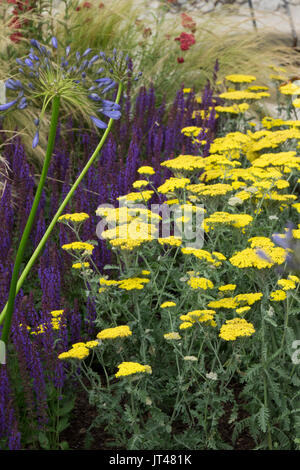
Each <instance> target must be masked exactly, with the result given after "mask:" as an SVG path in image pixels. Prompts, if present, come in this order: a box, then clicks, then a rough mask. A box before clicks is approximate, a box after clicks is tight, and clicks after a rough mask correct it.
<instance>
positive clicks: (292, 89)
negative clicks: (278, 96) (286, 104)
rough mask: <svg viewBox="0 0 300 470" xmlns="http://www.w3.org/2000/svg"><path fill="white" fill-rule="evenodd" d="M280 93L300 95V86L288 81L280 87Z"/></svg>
mask: <svg viewBox="0 0 300 470" xmlns="http://www.w3.org/2000/svg"><path fill="white" fill-rule="evenodd" d="M279 91H280V93H282V94H283V95H300V87H299V86H297V85H296V84H295V83H287V84H286V85H281V86H280V87H279Z"/></svg>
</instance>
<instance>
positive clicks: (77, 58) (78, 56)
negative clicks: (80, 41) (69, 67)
mask: <svg viewBox="0 0 300 470" xmlns="http://www.w3.org/2000/svg"><path fill="white" fill-rule="evenodd" d="M76 60H77V62H78V61H79V60H80V54H79V52H78V51H77V52H76Z"/></svg>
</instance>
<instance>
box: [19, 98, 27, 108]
mask: <svg viewBox="0 0 300 470" xmlns="http://www.w3.org/2000/svg"><path fill="white" fill-rule="evenodd" d="M17 107H18V109H25V108H26V107H27V101H26V98H25V97H23V98H21V100H20V102H19V104H18V106H17Z"/></svg>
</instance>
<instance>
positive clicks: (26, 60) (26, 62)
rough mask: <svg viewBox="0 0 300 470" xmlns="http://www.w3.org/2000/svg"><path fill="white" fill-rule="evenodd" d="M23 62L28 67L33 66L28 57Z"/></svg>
mask: <svg viewBox="0 0 300 470" xmlns="http://www.w3.org/2000/svg"><path fill="white" fill-rule="evenodd" d="M24 62H25V64H26V65H27V66H28V67H30V68H33V67H34V65H33V62H32V61H31V60H30V59H28V58H26V59H25V61H24Z"/></svg>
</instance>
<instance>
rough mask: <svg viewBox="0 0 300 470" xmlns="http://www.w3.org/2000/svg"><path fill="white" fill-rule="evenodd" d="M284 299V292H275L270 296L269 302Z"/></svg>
mask: <svg viewBox="0 0 300 470" xmlns="http://www.w3.org/2000/svg"><path fill="white" fill-rule="evenodd" d="M285 299H286V293H285V292H284V290H275V291H274V292H271V294H270V300H271V301H273V302H280V301H281V300H285Z"/></svg>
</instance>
